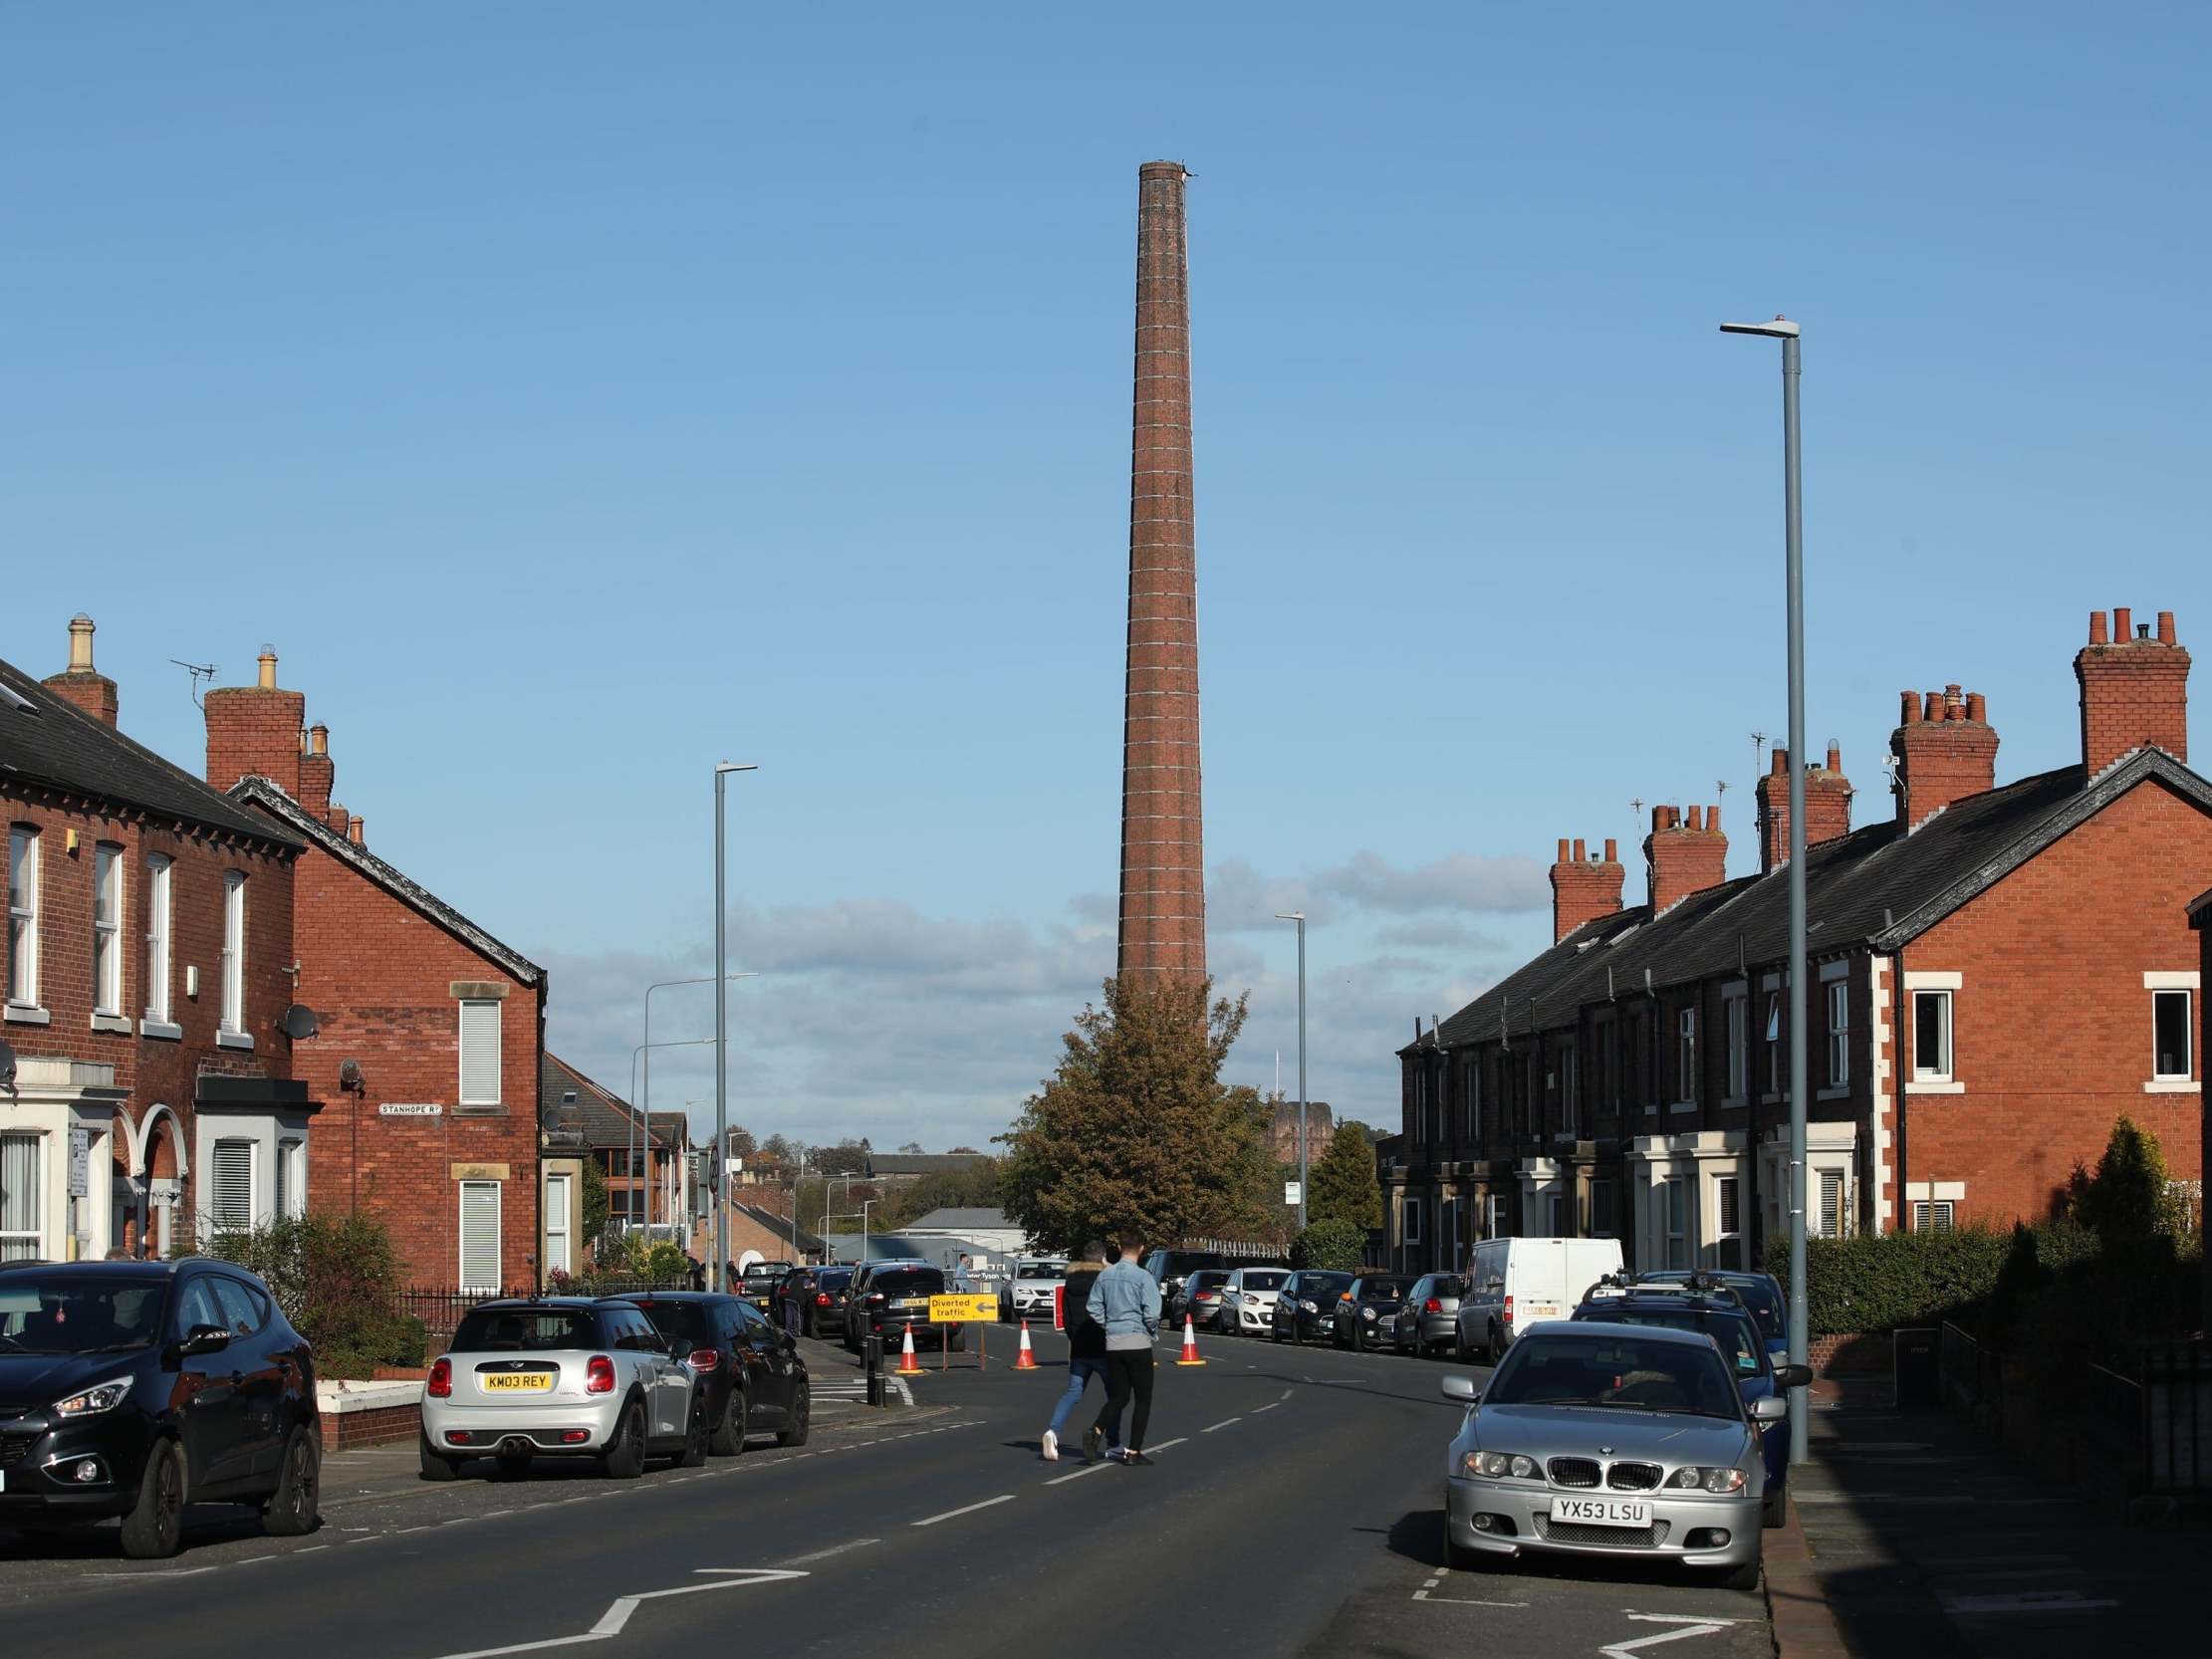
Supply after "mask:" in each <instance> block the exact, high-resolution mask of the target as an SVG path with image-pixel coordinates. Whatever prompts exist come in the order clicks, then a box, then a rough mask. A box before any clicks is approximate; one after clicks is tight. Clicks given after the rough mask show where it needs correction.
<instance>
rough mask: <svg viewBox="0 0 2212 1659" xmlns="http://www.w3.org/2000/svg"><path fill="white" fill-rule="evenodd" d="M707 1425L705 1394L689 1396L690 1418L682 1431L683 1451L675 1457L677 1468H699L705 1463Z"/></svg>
mask: <svg viewBox="0 0 2212 1659" xmlns="http://www.w3.org/2000/svg"><path fill="white" fill-rule="evenodd" d="M706 1454H707V1426H706V1396H705V1395H704V1394H693V1395H692V1396H691V1420H690V1422H689V1423H688V1424H687V1425H686V1426H685V1428H684V1431H683V1451H682V1452H681V1453H680V1454H679V1455H678V1456H677V1458H676V1467H677V1468H678V1469H700V1468H703V1467H705V1465H706Z"/></svg>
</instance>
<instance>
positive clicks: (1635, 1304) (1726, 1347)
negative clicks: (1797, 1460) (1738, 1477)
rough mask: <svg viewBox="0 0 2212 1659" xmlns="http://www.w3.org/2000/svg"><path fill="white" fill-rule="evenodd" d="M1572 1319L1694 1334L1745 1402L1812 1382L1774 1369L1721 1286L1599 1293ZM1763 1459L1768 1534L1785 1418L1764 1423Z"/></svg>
mask: <svg viewBox="0 0 2212 1659" xmlns="http://www.w3.org/2000/svg"><path fill="white" fill-rule="evenodd" d="M1569 1316H1570V1317H1571V1318H1577V1319H1602V1320H1604V1321H1605V1322H1607V1323H1609V1324H1647V1325H1661V1326H1664V1327H1665V1328H1667V1329H1669V1330H1699V1331H1703V1332H1704V1333H1705V1334H1706V1335H1708V1336H1710V1337H1712V1338H1713V1340H1714V1341H1715V1342H1717V1343H1718V1344H1719V1345H1720V1353H1721V1358H1722V1359H1724V1360H1725V1361H1727V1364H1728V1368H1729V1370H1730V1372H1731V1373H1733V1374H1734V1376H1735V1378H1736V1387H1737V1390H1738V1391H1739V1392H1740V1393H1741V1394H1742V1395H1743V1397H1744V1401H1745V1403H1746V1404H1747V1405H1748V1404H1749V1403H1750V1402H1751V1401H1753V1400H1757V1399H1764V1398H1765V1397H1766V1396H1767V1395H1769V1394H1781V1393H1782V1392H1783V1390H1784V1389H1786V1388H1798V1387H1803V1386H1804V1385H1805V1384H1806V1383H1809V1382H1811V1381H1812V1380H1813V1377H1812V1373H1811V1372H1810V1371H1808V1370H1806V1369H1805V1368H1804V1367H1802V1366H1789V1365H1784V1366H1781V1367H1779V1368H1778V1367H1777V1366H1776V1364H1775V1362H1774V1360H1773V1358H1772V1357H1771V1356H1770V1355H1769V1354H1768V1352H1767V1343H1766V1338H1765V1336H1764V1335H1763V1334H1762V1333H1761V1331H1760V1329H1759V1324H1758V1321H1757V1320H1756V1319H1754V1318H1753V1317H1752V1316H1751V1314H1750V1313H1749V1312H1748V1311H1747V1310H1746V1309H1745V1307H1744V1304H1743V1303H1741V1302H1739V1301H1737V1300H1736V1297H1735V1295H1734V1294H1733V1292H1732V1291H1731V1290H1729V1289H1727V1288H1726V1287H1718V1286H1716V1287H1714V1288H1713V1290H1711V1291H1698V1290H1691V1289H1689V1288H1687V1287H1686V1286H1685V1287H1684V1288H1683V1289H1680V1290H1676V1289H1672V1288H1662V1287H1659V1286H1655V1285H1654V1286H1647V1285H1641V1284H1638V1285H1630V1286H1627V1287H1624V1288H1621V1289H1618V1290H1608V1289H1604V1288H1599V1289H1598V1290H1597V1291H1596V1292H1594V1293H1593V1295H1592V1296H1591V1298H1590V1299H1589V1300H1588V1301H1587V1302H1585V1303H1583V1304H1582V1305H1581V1306H1580V1307H1578V1308H1576V1309H1575V1311H1574V1312H1573V1313H1572V1314H1571V1315H1569ZM1760 1450H1761V1451H1762V1452H1763V1453H1764V1454H1765V1456H1766V1460H1767V1495H1766V1507H1765V1510H1764V1512H1763V1513H1762V1516H1761V1524H1762V1525H1763V1526H1765V1527H1766V1528H1768V1529H1769V1530H1770V1531H1771V1530H1772V1529H1774V1528H1777V1527H1780V1526H1781V1525H1782V1523H1783V1521H1784V1519H1785V1518H1786V1515H1787V1507H1788V1504H1789V1479H1790V1424H1789V1420H1788V1419H1787V1418H1785V1419H1783V1420H1782V1421H1780V1422H1775V1423H1769V1424H1768V1425H1767V1426H1766V1428H1765V1430H1764V1431H1763V1433H1762V1435H1761V1439H1760Z"/></svg>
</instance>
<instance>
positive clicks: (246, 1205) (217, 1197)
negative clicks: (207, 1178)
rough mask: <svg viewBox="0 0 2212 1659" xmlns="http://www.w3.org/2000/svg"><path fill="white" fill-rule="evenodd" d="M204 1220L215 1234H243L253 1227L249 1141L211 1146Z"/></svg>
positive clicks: (251, 1146) (236, 1141)
mask: <svg viewBox="0 0 2212 1659" xmlns="http://www.w3.org/2000/svg"><path fill="white" fill-rule="evenodd" d="M207 1218H208V1220H209V1221H210V1222H211V1223H213V1224H214V1228H215V1231H216V1232H218V1233H243V1232H246V1231H248V1230H249V1229H250V1228H252V1226H253V1142H252V1141H250V1140H218V1141H217V1142H216V1143H215V1191H214V1195H213V1200H212V1202H211V1203H210V1204H209V1205H208V1210H207Z"/></svg>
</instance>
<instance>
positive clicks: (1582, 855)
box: [1575, 835, 1590, 864]
mask: <svg viewBox="0 0 2212 1659" xmlns="http://www.w3.org/2000/svg"><path fill="white" fill-rule="evenodd" d="M1575 862H1577V863H1578V864H1587V863H1589V862H1590V857H1589V854H1587V853H1586V852H1585V851H1584V850H1583V839H1582V837H1581V836H1580V835H1578V836H1576V837H1575Z"/></svg>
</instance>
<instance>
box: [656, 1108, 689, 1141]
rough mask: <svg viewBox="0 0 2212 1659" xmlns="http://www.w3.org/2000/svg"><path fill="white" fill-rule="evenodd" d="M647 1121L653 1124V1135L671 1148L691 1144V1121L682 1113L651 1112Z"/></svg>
mask: <svg viewBox="0 0 2212 1659" xmlns="http://www.w3.org/2000/svg"><path fill="white" fill-rule="evenodd" d="M645 1120H646V1121H647V1122H649V1123H650V1124H652V1126H653V1133H654V1134H655V1135H657V1136H658V1137H659V1138H661V1139H662V1140H665V1141H667V1142H668V1143H669V1144H670V1145H671V1146H688V1145H690V1144H691V1119H690V1117H689V1115H687V1114H686V1113H684V1112H680V1111H649V1112H647V1113H645Z"/></svg>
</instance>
